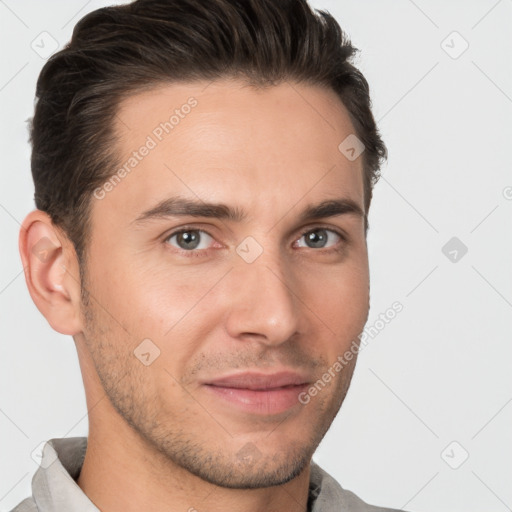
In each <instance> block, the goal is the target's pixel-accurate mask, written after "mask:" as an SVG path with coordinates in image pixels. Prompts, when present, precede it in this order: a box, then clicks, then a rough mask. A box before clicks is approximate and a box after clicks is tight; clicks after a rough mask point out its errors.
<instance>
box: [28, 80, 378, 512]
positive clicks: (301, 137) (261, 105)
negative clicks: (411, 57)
mask: <svg viewBox="0 0 512 512" xmlns="http://www.w3.org/2000/svg"><path fill="white" fill-rule="evenodd" d="M190 97H194V98H196V99H197V102H198V103H197V106H196V107H194V108H193V109H192V110H191V112H190V113H189V114H188V115H187V116H185V117H184V118H183V119H181V120H180V122H179V124H178V125H177V126H175V128H174V129H173V130H172V133H170V134H168V135H166V136H165V137H164V138H163V140H162V141H161V142H159V143H158V145H157V146H156V147H155V148H154V149H152V150H151V152H150V153H149V154H148V155H147V156H146V157H145V158H144V159H142V160H141V161H140V162H139V163H138V165H137V167H136V168H134V169H133V171H132V172H130V173H129V174H128V175H127V176H126V177H125V178H124V179H122V180H121V182H120V183H119V184H117V186H115V187H114V189H113V190H111V191H110V192H108V193H107V194H105V197H104V198H103V199H101V200H99V199H94V198H93V199H92V204H91V220H92V224H91V226H92V231H91V239H90V242H89V245H88V253H87V265H86V280H85V282H84V283H83V288H81V286H80V280H79V267H78V262H77V259H76V255H75V253H74V250H73V246H72V244H71V243H70V241H69V240H68V239H67V237H66V236H65V234H64V233H62V231H61V230H59V229H58V228H57V227H56V226H54V225H53V224H52V223H51V220H50V219H49V218H48V216H47V215H46V214H45V213H43V212H41V211H37V210H36V211H34V212H32V213H30V214H29V215H28V216H27V218H26V219H25V221H24V224H23V227H22V230H21V232H20V251H21V254H22V259H23V263H24V266H25V267H26V269H25V275H26V280H27V285H28V288H29V291H30V293H31V296H32V298H33V300H34V302H35V304H36V305H37V307H38V308H39V310H40V311H41V312H42V314H43V315H44V316H45V317H46V318H47V320H48V322H49V323H50V325H51V326H52V327H53V328H54V329H55V330H57V331H58V332H61V333H64V334H69V335H72V336H73V338H74V341H75V344H76V348H77V352H78V356H79V361H80V367H81V371H82V376H83V381H84V387H85V392H86V398H87V406H88V410H89V441H88V448H87V453H86V457H85V462H84V465H83V469H82V472H81V474H80V478H79V480H78V484H79V486H80V487H81V488H82V489H83V490H84V492H85V493H86V494H87V495H88V496H89V498H90V499H91V500H92V501H93V502H94V504H95V505H96V506H97V507H99V508H100V509H101V510H104V511H108V512H117V511H119V512H120V511H123V512H130V511H140V510H152V511H156V512H159V511H164V510H165V511H166V512H174V511H184V510H191V509H192V510H194V509H196V510H198V511H201V510H208V511H210V512H216V511H221V510H226V509H230V510H237V511H245V512H260V511H262V510H266V511H278V510H279V511H282V510H288V511H292V512H293V511H305V510H306V503H307V497H308V484H309V477H310V471H309V462H310V460H311V457H312V455H313V453H314V451H315V450H316V448H317V446H318V445H319V443H320V441H321V439H322V438H323V436H324V435H325V433H326V432H327V430H328V428H329V427H330V425H331V423H332V421H333V419H334V418H335V416H336V414H337V412H338V410H339V408H340V406H341V404H342V402H343V399H344V397H345V394H346V392H347V390H348V387H349V383H350V380H351V376H352V372H353V369H354V365H355V362H356V359H355V358H354V359H353V360H352V361H351V362H350V363H349V364H348V365H347V366H345V367H344V368H343V370H342V371H340V372H339V373H338V374H337V375H336V377H335V378H333V379H332V380H331V382H330V383H329V384H328V385H327V386H326V387H325V388H324V389H323V390H322V391H321V392H319V393H318V395H317V396H315V397H312V398H311V401H310V402H309V403H308V404H307V405H302V404H300V403H297V404H296V405H294V406H293V407H292V408H290V409H288V410H287V411H285V412H284V413H279V414H255V413H248V412H244V411H241V410H239V409H237V408H236V407H233V406H232V405H230V404H227V403H226V402H224V401H223V400H221V399H219V398H216V397H212V395H211V394H210V393H208V392H207V390H206V389H205V387H204V386H202V385H201V382H202V381H203V380H205V379H212V378H215V377H219V376H221V375H226V374H228V373H231V372H232V371H233V370H235V369H236V370H244V369H245V370H249V369H250V370H259V371H262V372H267V373H268V372H272V371H276V370H277V369H282V368H284V367H286V368H288V369H293V370H298V371H301V372H303V373H305V374H307V375H308V377H309V378H310V379H311V382H314V381H316V380H317V379H318V378H320V376H321V375H322V374H323V373H324V372H325V371H326V370H327V369H328V368H329V367H330V366H332V365H333V363H334V362H335V361H336V359H337V357H338V356H339V355H341V354H343V353H344V352H345V351H346V350H347V349H348V348H349V347H350V344H351V343H352V341H353V340H355V339H357V336H358V334H359V333H360V332H361V331H362V330H363V328H364V324H365V323H366V320H367V317H368V309H369V272H368V253H367V245H366V237H365V232H364V218H363V217H362V216H359V215H356V214H350V213H349V214H343V215H336V216H331V217H326V218H320V219H315V220H310V221H307V222H306V223H304V222H301V221H300V219H299V217H300V214H301V212H302V211H303V210H304V208H306V206H309V205H312V204H317V203H319V202H321V201H324V200H326V199H338V198H345V199H351V200H352V201H353V202H354V203H356V204H357V205H359V207H360V208H361V210H364V192H363V180H362V158H358V159H356V160H354V161H349V160H348V159H346V158H345V157H344V156H343V154H342V153H340V151H339V150H338V145H339V144H340V143H341V141H343V140H344V139H345V138H346V137H347V136H348V135H349V134H351V133H354V129H353V126H352V124H351V122H350V119H349V117H348V113H347V111H346V109H345V107H344V106H343V105H342V103H341V102H340V100H339V99H338V97H337V96H336V95H335V93H334V92H333V91H330V90H327V89H324V88H321V87H317V86H311V85H304V84H296V83H294V84H293V87H292V85H291V84H289V83H283V84H280V85H277V86H272V87H270V88H264V89H260V90H256V89H254V88H250V87H248V86H244V84H243V83H242V82H239V81H234V80H227V79H225V80H221V81H218V82H215V83H211V84H208V83H206V82H204V83H203V82H197V83H182V84H172V85H162V86H159V87H156V88H155V89H154V90H151V91H145V92H143V93H136V94H133V95H131V96H129V97H128V98H126V99H125V100H123V102H122V103H121V105H120V108H119V112H118V116H117V119H116V126H115V130H116V133H117V136H118V146H117V148H116V149H117V151H118V154H119V162H121V163H124V162H125V161H126V160H127V159H128V158H129V157H130V155H131V154H132V152H133V151H134V150H136V149H138V148H139V147H140V146H141V145H142V144H144V142H145V140H146V138H147V136H148V135H149V134H151V133H152V131H153V130H154V128H155V127H156V126H158V125H159V123H160V122H162V121H164V120H166V119H168V118H169V116H170V114H172V111H173V110H174V109H175V108H179V107H180V106H181V105H183V104H184V103H186V102H187V99H188V98H190ZM176 195H180V196H181V197H185V198H190V199H198V198H200V200H201V201H207V202H219V203H224V204H226V205H229V206H231V207H238V208H239V209H243V210H244V211H245V212H246V213H247V216H246V218H245V219H244V220H242V221H240V222H235V221H232V220H228V219H218V218H202V217H193V216H190V215H186V216H179V217H178V216H174V217H162V218H152V219H148V220H146V221H145V222H140V223H137V222H135V220H136V219H137V217H138V216H140V215H141V213H142V212H144V211H146V210H148V209H150V208H152V207H153V206H154V205H155V204H157V203H158V202H159V201H161V200H164V199H166V198H168V197H170V196H176ZM183 226H186V227H187V228H189V229H192V230H194V229H195V230H197V229H200V230H203V231H205V232H206V233H208V235H209V236H208V235H201V233H198V232H197V231H195V232H193V234H195V235H197V236H200V237H201V236H202V237H203V238H202V239H201V244H200V246H199V247H200V248H199V249H194V250H192V251H191V250H190V249H187V248H186V247H187V246H186V245H185V246H184V245H183V244H182V245H181V248H180V241H179V240H178V237H176V236H174V237H170V235H172V234H173V232H175V231H176V230H177V229H178V228H182V227H183ZM322 229H327V230H328V231H322ZM315 230H317V231H315ZM305 231H314V233H317V235H318V234H320V235H322V234H323V235H324V236H327V241H326V243H325V246H324V247H322V246H321V247H319V246H314V247H310V246H308V244H307V243H306V237H304V236H302V235H303V233H304V232H305ZM336 232H340V233H342V234H344V236H345V237H346V241H344V240H342V239H341V238H340V237H338V236H337V235H336ZM190 234H191V233H189V235H190ZM249 236H250V237H253V238H254V239H255V240H256V241H257V243H258V244H259V245H260V246H261V248H262V249H263V252H262V253H261V255H260V256H259V257H258V258H257V259H256V260H255V261H254V262H252V263H247V262H246V261H245V260H244V259H243V258H242V257H241V256H240V255H239V254H238V253H237V251H236V248H237V246H238V245H239V244H240V243H241V242H242V241H243V240H244V239H245V238H246V237H249ZM42 239H45V240H49V241H50V242H51V244H50V247H49V249H48V253H47V254H46V255H45V258H44V259H41V258H39V257H37V251H36V249H34V247H36V248H37V244H38V243H39V244H40V243H41V240H42ZM183 247H185V249H183ZM192 253H194V254H192ZM144 339H150V340H151V341H152V343H153V344H154V345H155V346H156V347H158V349H159V350H160V355H159V357H157V358H156V359H155V360H154V361H153V362H152V363H151V364H150V365H148V366H146V365H144V364H142V363H141V361H140V360H139V359H138V358H137V357H135V356H134V350H136V349H137V347H138V346H139V345H140V343H141V341H142V340H144ZM244 450H245V451H244ZM247 450H249V451H251V450H252V452H251V453H252V454H253V455H254V456H253V460H252V462H249V463H248V462H247V460H245V461H244V459H243V457H242V455H241V454H243V453H246V451H247Z"/></svg>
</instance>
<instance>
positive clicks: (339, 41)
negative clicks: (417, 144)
mask: <svg viewBox="0 0 512 512" xmlns="http://www.w3.org/2000/svg"><path fill="white" fill-rule="evenodd" d="M357 51H358V50H357V49H356V48H354V47H353V46H352V45H351V43H350V41H349V39H348V38H347V36H346V34H345V33H344V32H343V31H342V30H341V28H340V26H339V25H338V23H337V22H336V20H335V19H334V18H333V17H332V16H331V15H330V14H329V13H328V12H326V11H315V10H312V9H311V7H310V6H309V5H308V3H307V1H306V0H278V1H276V0H137V1H135V2H133V3H130V4H127V5H122V6H115V7H106V8H101V9H98V10H96V11H93V12H91V13H90V14H88V15H86V16H85V17H84V18H82V19H81V20H80V21H79V22H78V23H77V25H76V26H75V29H74V31H73V36H72V39H71V41H70V42H69V44H68V45H67V46H66V47H65V48H64V49H63V50H61V51H59V52H57V53H56V54H54V55H53V56H52V57H51V58H50V59H49V60H48V62H47V63H46V64H45V66H44V67H43V69H42V71H41V74H40V76H39V79H38V82H37V89H36V97H37V103H36V107H35V113H34V117H33V119H32V125H31V143H32V162H31V163H32V176H33V179H34V184H35V202H36V206H37V208H38V209H40V210H43V211H45V212H46V213H48V215H50V217H51V218H52V221H53V223H54V224H55V225H56V226H59V227H60V228H62V229H63V230H64V232H65V233H66V234H67V236H68V237H69V239H70V240H71V241H72V243H73V245H74V247H75V250H76V252H77V256H78V258H79V261H80V262H81V263H83V257H84V254H85V250H86V247H87V238H88V234H89V233H90V231H89V227H90V226H89V210H90V204H91V196H92V194H93V191H94V190H95V189H96V188H97V187H98V186H100V185H101V184H102V183H104V182H105V181H106V180H107V179H108V178H109V177H110V176H112V175H113V174H114V172H115V170H116V166H117V165H118V162H117V158H118V157H117V155H116V154H115V151H114V149H115V147H116V144H115V143H116V140H115V137H114V133H113V119H114V118H115V114H116V111H117V108H118V105H119V102H120V101H121V100H122V99H123V98H125V97H126V96H127V95H129V94H130V93H134V92H136V91H139V90H141V89H145V88H147V87H152V86H155V85H157V84H161V83H173V82H178V81H179V82H183V81H189V82H190V81H197V80H215V79H222V78H242V79H244V80H245V81H247V82H248V83H249V85H252V86H259V87H262V86H271V85H274V84H278V83H280V82H283V81H286V80H292V81H295V82H304V83H308V84H311V85H321V86H325V87H327V88H330V89H332V90H334V91H335V92H336V93H337V95H338V96H339V98H340V99H341V101H342V102H343V104H344V105H345V107H346V108H347V110H348V111H349V114H350V118H351V121H352V124H353V125H354V128H355V131H356V135H357V137H358V138H359V139H360V140H361V141H362V142H363V144H364V146H365V151H364V153H363V155H362V157H363V169H364V178H363V181H364V196H365V213H366V214H367V213H368V209H369V207H370V202H371V198H372V189H373V186H374V184H375V183H376V182H377V180H378V178H379V168H380V165H381V162H382V160H383V159H384V158H386V156H387V151H386V147H385V145H384V143H383V141H382V140H381V138H380V135H379V132H378V130H377V127H376V124H375V120H374V118H373V115H372V112H371V101H370V95H369V87H368V83H367V81H366V79H365V78H364V76H363V74H362V73H361V72H360V71H359V70H358V69H357V68H356V67H355V66H354V65H353V64H352V63H351V61H352V58H353V56H354V55H355V53H356V52H357ZM340 142H341V141H340ZM113 148H114V149H113ZM365 223H366V224H365V229H367V227H368V221H367V218H366V220H365Z"/></svg>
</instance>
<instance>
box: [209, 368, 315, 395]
mask: <svg viewBox="0 0 512 512" xmlns="http://www.w3.org/2000/svg"><path fill="white" fill-rule="evenodd" d="M308 383H309V379H308V377H307V376H305V375H304V374H301V373H298V372H294V371H279V372H274V373H261V372H243V373H235V374H230V375H225V376H223V377H219V378H217V379H213V380H209V381H205V382H204V384H206V385H209V386H219V387H226V388H237V389H253V390H264V389H274V388H281V387H283V386H300V385H304V384H308Z"/></svg>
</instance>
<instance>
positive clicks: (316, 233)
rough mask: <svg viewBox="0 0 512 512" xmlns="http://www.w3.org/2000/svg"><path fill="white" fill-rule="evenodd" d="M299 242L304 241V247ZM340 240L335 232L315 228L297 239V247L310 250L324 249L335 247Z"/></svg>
mask: <svg viewBox="0 0 512 512" xmlns="http://www.w3.org/2000/svg"><path fill="white" fill-rule="evenodd" d="M300 240H304V241H305V244H306V245H301V244H300ZM340 240H341V236H340V235H338V233H336V232H335V231H333V230H331V229H326V228H316V229H312V230H311V231H308V232H306V233H304V234H303V235H302V237H301V238H300V239H299V244H298V246H299V247H309V248H310V249H324V248H325V247H330V246H332V245H336V244H337V243H338V242H339V241H340Z"/></svg>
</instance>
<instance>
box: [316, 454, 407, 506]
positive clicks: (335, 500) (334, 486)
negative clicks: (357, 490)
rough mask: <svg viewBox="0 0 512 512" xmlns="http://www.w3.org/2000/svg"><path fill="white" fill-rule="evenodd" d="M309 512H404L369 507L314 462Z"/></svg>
mask: <svg viewBox="0 0 512 512" xmlns="http://www.w3.org/2000/svg"><path fill="white" fill-rule="evenodd" d="M309 510H310V511H311V512H336V511H339V510H346V511H347V512H405V511H403V510H398V509H394V508H393V509H392V508H385V507H377V506H374V505H369V504H368V503H366V502H365V501H363V500H362V499H361V498H359V496H357V495H356V494H354V493H353V492H352V491H349V490H347V489H344V488H342V487H341V485H340V484H339V483H338V482H337V481H336V480H335V479H334V478H333V477H332V476H331V475H329V473H327V472H326V471H325V470H323V469H322V468H321V467H320V466H319V465H318V464H316V463H315V462H314V461H311V480H310V508H309Z"/></svg>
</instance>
